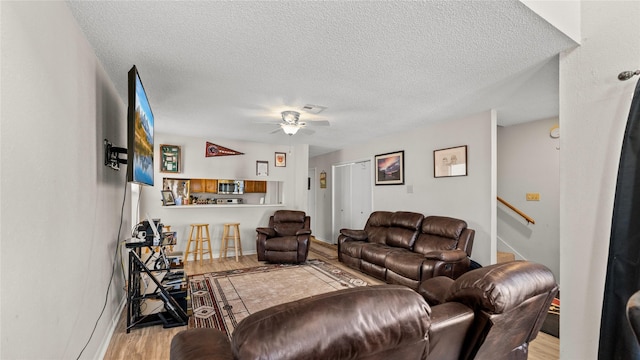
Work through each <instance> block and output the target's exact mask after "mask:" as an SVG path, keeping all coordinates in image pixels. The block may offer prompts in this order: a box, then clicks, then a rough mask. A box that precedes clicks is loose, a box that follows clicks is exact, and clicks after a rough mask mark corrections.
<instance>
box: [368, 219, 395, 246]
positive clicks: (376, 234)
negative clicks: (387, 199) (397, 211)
mask: <svg viewBox="0 0 640 360" xmlns="http://www.w3.org/2000/svg"><path fill="white" fill-rule="evenodd" d="M392 215H393V213H392V212H389V211H374V212H372V213H371V215H370V216H369V219H368V220H367V224H366V225H365V227H364V231H366V232H367V238H368V240H367V241H368V242H370V243H376V244H386V243H387V232H388V230H389V226H391V216H392Z"/></svg>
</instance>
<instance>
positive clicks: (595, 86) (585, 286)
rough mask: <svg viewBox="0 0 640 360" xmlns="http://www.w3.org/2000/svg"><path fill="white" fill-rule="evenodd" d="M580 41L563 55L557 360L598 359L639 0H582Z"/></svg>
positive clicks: (639, 60)
mask: <svg viewBox="0 0 640 360" xmlns="http://www.w3.org/2000/svg"><path fill="white" fill-rule="evenodd" d="M581 8H582V9H581V22H582V39H583V41H582V46H580V47H579V48H577V49H575V50H573V51H569V52H567V53H565V54H562V56H561V57H560V128H561V130H562V135H561V137H560V148H561V152H560V276H561V282H562V284H563V288H562V289H561V291H562V316H561V317H560V338H561V339H562V341H561V342H560V356H561V358H562V359H595V358H597V351H598V336H599V329H600V315H601V311H602V298H603V291H604V278H605V272H606V266H607V255H608V249H609V237H610V230H611V215H612V211H613V198H614V192H615V183H616V178H617V170H618V163H619V160H620V148H621V144H622V137H623V134H624V127H625V124H626V120H627V117H628V114H629V107H630V104H631V98H632V96H633V89H634V87H635V84H636V82H637V81H638V77H635V78H634V79H633V80H629V81H626V82H620V81H618V80H617V75H618V73H619V72H621V71H623V70H635V69H638V68H639V67H640V57H639V56H638V54H640V37H639V36H638V19H640V2H637V1H636V2H613V1H611V2H608V1H606V2H605V1H601V2H591V1H585V2H582V6H581Z"/></svg>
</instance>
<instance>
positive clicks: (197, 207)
mask: <svg viewBox="0 0 640 360" xmlns="http://www.w3.org/2000/svg"><path fill="white" fill-rule="evenodd" d="M230 207H233V208H262V207H284V205H283V204H201V205H197V204H196V205H175V206H174V205H171V206H163V208H165V209H203V208H230Z"/></svg>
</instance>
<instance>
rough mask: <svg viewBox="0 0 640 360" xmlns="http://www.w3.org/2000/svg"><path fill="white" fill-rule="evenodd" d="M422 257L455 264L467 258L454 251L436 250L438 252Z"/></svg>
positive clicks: (457, 250) (463, 253)
mask: <svg viewBox="0 0 640 360" xmlns="http://www.w3.org/2000/svg"><path fill="white" fill-rule="evenodd" d="M424 257H425V258H427V259H432V260H440V261H445V262H456V261H460V260H462V259H464V258H466V257H467V253H466V252H464V251H462V250H459V249H455V250H438V251H430V252H428V253H426V254H424Z"/></svg>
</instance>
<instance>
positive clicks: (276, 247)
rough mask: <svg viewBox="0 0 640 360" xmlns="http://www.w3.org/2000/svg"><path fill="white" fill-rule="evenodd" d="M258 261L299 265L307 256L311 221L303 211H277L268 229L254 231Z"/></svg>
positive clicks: (270, 219)
mask: <svg viewBox="0 0 640 360" xmlns="http://www.w3.org/2000/svg"><path fill="white" fill-rule="evenodd" d="M256 232H257V238H256V248H257V251H258V260H259V261H269V262H275V263H301V262H305V261H306V260H307V255H309V245H310V244H309V241H310V237H311V219H310V218H309V217H308V216H306V214H305V213H304V211H294V210H278V211H276V212H275V213H274V214H273V215H272V216H271V217H269V227H259V228H257V229H256Z"/></svg>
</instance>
